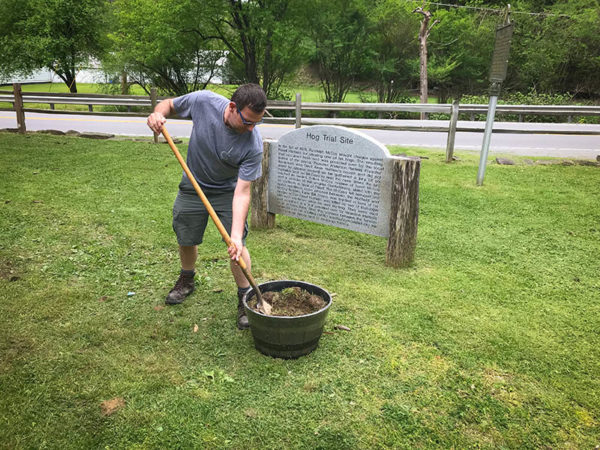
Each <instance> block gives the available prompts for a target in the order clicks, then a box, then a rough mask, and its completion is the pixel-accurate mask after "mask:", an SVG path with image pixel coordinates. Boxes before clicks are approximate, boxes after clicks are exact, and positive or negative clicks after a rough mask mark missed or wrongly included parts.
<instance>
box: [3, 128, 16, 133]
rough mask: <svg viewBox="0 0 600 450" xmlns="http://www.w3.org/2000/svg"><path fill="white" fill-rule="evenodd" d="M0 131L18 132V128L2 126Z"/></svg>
mask: <svg viewBox="0 0 600 450" xmlns="http://www.w3.org/2000/svg"><path fill="white" fill-rule="evenodd" d="M0 131H6V132H7V133H18V132H19V129H18V128H2V129H1V130H0Z"/></svg>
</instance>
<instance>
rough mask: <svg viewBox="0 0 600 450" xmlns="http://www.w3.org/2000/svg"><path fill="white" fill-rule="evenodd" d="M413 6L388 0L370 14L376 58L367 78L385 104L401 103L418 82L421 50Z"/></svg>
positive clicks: (370, 45)
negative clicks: (416, 66) (416, 68)
mask: <svg viewBox="0 0 600 450" xmlns="http://www.w3.org/2000/svg"><path fill="white" fill-rule="evenodd" d="M411 6H412V5H411V4H410V3H405V2H399V1H398V0H384V1H381V2H378V4H377V5H376V7H375V8H373V9H372V10H371V13H370V21H371V22H372V24H371V27H370V29H371V32H370V33H369V47H370V48H371V49H372V51H373V58H372V61H371V64H370V67H369V73H368V75H367V77H368V79H369V80H370V84H371V85H372V86H373V87H374V88H375V91H376V92H377V99H378V101H379V102H382V103H396V102H398V101H400V100H401V99H402V97H403V96H405V95H406V92H407V91H408V90H409V89H411V88H412V85H413V84H414V83H415V82H418V78H416V77H415V75H414V71H413V61H414V59H415V55H417V53H418V49H417V39H416V38H415V34H416V27H415V24H414V19H413V17H412V7H411Z"/></svg>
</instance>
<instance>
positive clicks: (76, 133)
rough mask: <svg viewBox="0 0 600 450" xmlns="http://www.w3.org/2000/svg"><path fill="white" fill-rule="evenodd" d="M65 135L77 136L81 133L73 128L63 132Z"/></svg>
mask: <svg viewBox="0 0 600 450" xmlns="http://www.w3.org/2000/svg"><path fill="white" fill-rule="evenodd" d="M65 134H66V135H67V136H79V135H80V134H81V133H80V132H79V131H75V130H69V131H67V132H66V133H65Z"/></svg>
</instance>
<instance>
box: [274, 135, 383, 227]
mask: <svg viewBox="0 0 600 450" xmlns="http://www.w3.org/2000/svg"><path fill="white" fill-rule="evenodd" d="M269 158H270V159H269V183H268V185H269V188H268V197H267V209H268V211H269V212H270V213H274V214H283V215H286V216H291V217H296V218H299V219H304V220H309V221H311V222H317V223H322V224H326V225H333V226H336V227H339V228H345V229H349V230H354V231H359V232H362V233H368V234H373V235H376V236H383V237H388V236H389V216H390V200H391V192H390V190H391V178H392V176H391V172H392V160H393V157H391V156H390V153H389V151H388V150H387V148H386V147H385V146H383V145H382V144H380V143H379V142H377V141H376V140H374V139H372V138H371V137H369V136H367V135H365V134H363V133H360V132H357V131H353V130H349V129H347V128H343V127H335V126H323V125H317V126H312V127H305V128H299V129H297V130H294V131H290V132H289V133H287V134H285V135H283V136H282V137H281V138H280V139H279V141H278V142H277V144H275V145H274V146H273V147H272V150H271V153H270V157H269Z"/></svg>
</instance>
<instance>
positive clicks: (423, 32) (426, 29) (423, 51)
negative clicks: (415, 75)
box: [413, 2, 440, 120]
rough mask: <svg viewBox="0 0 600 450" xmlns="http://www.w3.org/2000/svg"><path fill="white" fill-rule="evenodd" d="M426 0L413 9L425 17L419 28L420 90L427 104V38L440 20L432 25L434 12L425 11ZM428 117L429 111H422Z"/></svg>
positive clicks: (422, 100)
mask: <svg viewBox="0 0 600 450" xmlns="http://www.w3.org/2000/svg"><path fill="white" fill-rule="evenodd" d="M424 8H425V2H423V6H419V7H418V8H415V9H414V10H413V13H418V14H422V15H423V19H422V20H421V28H419V53H420V69H421V70H420V81H419V91H420V97H421V100H420V101H421V103H424V104H427V99H428V95H427V83H428V81H427V38H428V37H429V33H431V29H432V28H433V27H434V26H435V25H436V24H438V23H440V21H439V20H437V19H436V20H434V21H433V23H432V24H431V25H430V24H429V21H430V20H431V17H432V14H431V11H425V9H424ZM426 119H427V113H425V112H422V113H421V120H426Z"/></svg>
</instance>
